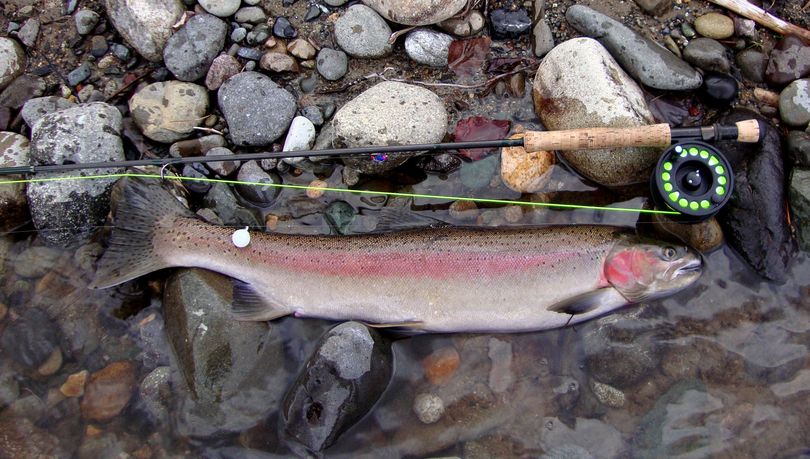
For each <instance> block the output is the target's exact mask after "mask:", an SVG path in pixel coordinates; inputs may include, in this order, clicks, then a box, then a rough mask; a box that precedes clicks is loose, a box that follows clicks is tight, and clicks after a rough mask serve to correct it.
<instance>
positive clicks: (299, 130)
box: [283, 116, 315, 165]
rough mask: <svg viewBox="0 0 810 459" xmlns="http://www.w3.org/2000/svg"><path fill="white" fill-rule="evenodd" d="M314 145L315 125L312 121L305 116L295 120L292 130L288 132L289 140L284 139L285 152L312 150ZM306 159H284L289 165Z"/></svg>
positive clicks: (291, 126)
mask: <svg viewBox="0 0 810 459" xmlns="http://www.w3.org/2000/svg"><path fill="white" fill-rule="evenodd" d="M313 143H315V125H314V124H312V121H310V120H309V119H307V118H306V117H304V116H296V117H295V118H293V120H292V124H290V130H289V131H288V132H287V138H286V139H284V149H283V151H300V150H310V149H311V148H312V144H313ZM305 159H306V158H304V157H299V158H284V160H283V161H284V162H285V163H287V164H291V165H296V164H298V163H300V162H301V161H303V160H305Z"/></svg>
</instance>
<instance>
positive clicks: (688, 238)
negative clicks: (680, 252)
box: [652, 214, 723, 252]
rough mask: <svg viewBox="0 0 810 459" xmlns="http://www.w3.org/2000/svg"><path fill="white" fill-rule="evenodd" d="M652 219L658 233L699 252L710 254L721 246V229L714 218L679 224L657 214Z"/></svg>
mask: <svg viewBox="0 0 810 459" xmlns="http://www.w3.org/2000/svg"><path fill="white" fill-rule="evenodd" d="M652 218H653V224H654V225H655V229H656V230H657V231H658V232H659V233H661V234H663V235H665V236H674V237H676V238H678V239H679V240H681V241H683V242H684V243H685V244H687V245H688V246H690V247H692V248H693V249H695V250H698V251H700V252H710V251H712V250H714V249H717V248H719V247H720V246H721V245H723V229H722V228H721V227H720V223H718V222H717V219H715V218H710V219H708V220H706V221H702V222H700V223H679V222H677V221H675V220H673V219H671V218H669V217H668V216H666V215H659V214H655V215H653V217H652Z"/></svg>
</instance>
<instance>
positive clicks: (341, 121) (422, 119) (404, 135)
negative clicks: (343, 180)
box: [332, 81, 448, 174]
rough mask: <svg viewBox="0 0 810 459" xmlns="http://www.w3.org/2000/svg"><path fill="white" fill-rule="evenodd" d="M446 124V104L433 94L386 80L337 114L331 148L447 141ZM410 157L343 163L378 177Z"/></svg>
mask: <svg viewBox="0 0 810 459" xmlns="http://www.w3.org/2000/svg"><path fill="white" fill-rule="evenodd" d="M380 113H385V114H386V116H380ZM403 120H407V122H403ZM447 123H448V115H447V110H446V109H445V106H444V103H443V102H442V100H441V99H440V98H439V97H438V96H437V95H436V94H434V93H433V92H432V91H430V90H429V89H426V88H422V87H420V86H415V85H409V84H406V83H398V82H393V81H386V82H382V83H378V84H377V85H375V86H373V87H371V88H370V89H368V90H366V91H364V92H362V93H361V94H359V95H358V96H357V97H355V98H354V99H352V100H351V101H349V102H347V103H346V104H345V105H343V107H341V109H340V110H338V112H337V113H335V116H334V118H333V119H332V125H333V126H334V129H335V135H334V137H333V141H332V146H333V147H343V146H346V147H353V146H366V145H408V144H419V143H435V142H440V141H441V140H442V138H444V135H445V133H446V132H447ZM411 156H412V154H410V153H402V154H392V155H389V156H388V159H386V160H385V161H382V162H380V161H374V160H373V159H371V158H354V157H352V158H344V159H343V162H344V164H346V166H348V168H349V169H355V170H357V171H359V172H360V173H365V174H375V173H381V172H384V171H387V170H390V169H393V168H394V167H397V166H399V165H400V164H402V163H404V162H405V161H406V160H407V159H408V158H409V157H411Z"/></svg>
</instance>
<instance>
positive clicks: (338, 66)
mask: <svg viewBox="0 0 810 459" xmlns="http://www.w3.org/2000/svg"><path fill="white" fill-rule="evenodd" d="M317 69H318V73H320V74H321V76H322V77H324V78H326V79H327V80H330V81H335V80H339V79H341V78H343V76H344V75H346V72H348V70H349V58H348V56H346V53H344V52H343V51H340V50H335V49H332V48H321V51H320V52H319V53H318V59H317Z"/></svg>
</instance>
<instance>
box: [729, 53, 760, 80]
mask: <svg viewBox="0 0 810 459" xmlns="http://www.w3.org/2000/svg"><path fill="white" fill-rule="evenodd" d="M736 61H737V66H738V67H739V68H740V73H742V76H743V77H744V78H745V79H747V80H749V81H752V82H754V83H762V82H763V81H765V67H766V66H767V64H768V56H766V55H765V54H764V53H761V52H759V51H757V50H755V49H746V50H745V51H741V52H740V53H739V54H737V59H736Z"/></svg>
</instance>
